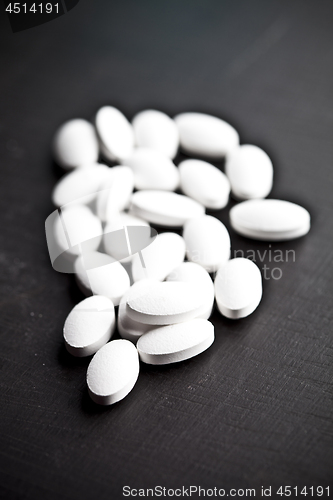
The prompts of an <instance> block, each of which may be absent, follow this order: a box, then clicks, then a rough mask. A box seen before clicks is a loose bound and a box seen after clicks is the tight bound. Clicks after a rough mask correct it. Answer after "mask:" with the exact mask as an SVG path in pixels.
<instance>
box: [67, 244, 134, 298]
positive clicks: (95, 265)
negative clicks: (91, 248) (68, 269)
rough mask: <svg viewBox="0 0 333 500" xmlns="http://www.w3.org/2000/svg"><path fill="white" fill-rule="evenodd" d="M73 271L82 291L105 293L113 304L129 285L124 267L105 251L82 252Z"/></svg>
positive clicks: (86, 292)
mask: <svg viewBox="0 0 333 500" xmlns="http://www.w3.org/2000/svg"><path fill="white" fill-rule="evenodd" d="M74 271H75V273H76V279H77V282H78V285H79V287H80V289H81V290H82V292H83V293H85V294H86V295H90V294H91V293H94V294H97V295H105V296H106V297H109V298H110V299H111V300H112V302H113V303H114V305H115V306H117V305H118V304H119V302H120V299H121V298H122V296H123V295H124V293H125V292H126V291H127V290H128V289H129V287H130V278H129V276H128V273H127V271H126V269H125V268H124V267H123V266H122V265H121V264H120V262H117V261H115V260H114V259H113V258H112V257H110V255H107V254H105V253H101V252H86V253H84V254H83V255H81V256H79V257H78V258H77V259H76V261H75V263H74Z"/></svg>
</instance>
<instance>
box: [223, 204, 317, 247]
mask: <svg viewBox="0 0 333 500" xmlns="http://www.w3.org/2000/svg"><path fill="white" fill-rule="evenodd" d="M229 216H230V223H231V226H232V227H233V229H234V230H235V231H236V232H237V233H239V234H241V235H242V236H247V237H248V238H253V239H256V240H264V241H284V240H291V239H294V238H299V237H300V236H304V235H305V234H307V233H308V232H309V230H310V214H309V212H308V211H307V210H306V209H305V208H303V207H301V206H300V205H296V204H295V203H291V202H289V201H283V200H248V201H243V202H242V203H239V204H238V205H236V206H234V207H233V208H232V209H231V210H230V214H229Z"/></svg>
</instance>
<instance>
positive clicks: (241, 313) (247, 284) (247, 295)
mask: <svg viewBox="0 0 333 500" xmlns="http://www.w3.org/2000/svg"><path fill="white" fill-rule="evenodd" d="M215 296H216V303H217V307H218V309H219V311H220V313H221V314H223V316H226V317H227V318H231V319H239V318H245V317H246V316H248V315H249V314H251V313H252V312H253V311H254V310H255V309H256V308H257V307H258V305H259V302H260V300H261V296H262V280H261V274H260V270H259V268H258V267H257V266H256V264H254V262H252V261H250V260H248V259H244V258H242V257H239V258H236V259H231V260H229V262H227V263H226V264H225V265H224V266H222V267H221V268H220V269H219V270H218V272H217V275H216V278H215Z"/></svg>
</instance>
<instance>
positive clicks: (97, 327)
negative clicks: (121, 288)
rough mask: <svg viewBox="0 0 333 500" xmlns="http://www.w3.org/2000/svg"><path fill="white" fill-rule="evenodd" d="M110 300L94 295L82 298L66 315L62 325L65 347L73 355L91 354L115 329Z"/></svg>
mask: <svg viewBox="0 0 333 500" xmlns="http://www.w3.org/2000/svg"><path fill="white" fill-rule="evenodd" d="M115 324H116V319H115V313H114V306H113V303H112V300H110V299H109V298H108V297H104V296H102V295H94V296H93V297H89V298H88V299H85V300H82V302H80V303H79V304H77V305H76V306H75V307H74V308H73V309H72V311H71V312H70V313H69V315H68V316H67V319H66V321H65V325H64V332H63V334H64V340H65V345H66V349H67V351H68V352H70V353H71V354H73V355H74V356H78V357H83V356H91V355H92V354H94V353H95V352H96V351H98V349H100V348H101V347H102V346H103V345H104V344H106V343H107V342H108V341H109V340H110V338H111V336H112V334H113V332H114V329H115Z"/></svg>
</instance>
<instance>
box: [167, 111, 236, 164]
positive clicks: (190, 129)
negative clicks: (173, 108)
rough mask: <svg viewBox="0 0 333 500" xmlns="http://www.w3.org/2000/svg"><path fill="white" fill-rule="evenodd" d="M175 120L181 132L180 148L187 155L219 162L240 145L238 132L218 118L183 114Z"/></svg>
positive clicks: (200, 114) (202, 114)
mask: <svg viewBox="0 0 333 500" xmlns="http://www.w3.org/2000/svg"><path fill="white" fill-rule="evenodd" d="M174 120H175V122H176V124H177V127H178V131H179V137H180V146H181V148H182V149H183V150H184V151H185V152H186V153H189V154H192V155H198V156H206V157H207V158H214V159H216V160H219V159H222V158H224V156H225V155H227V154H228V153H230V151H232V150H233V149H234V148H235V147H237V146H238V144H239V136H238V133H237V132H236V130H235V129H234V128H233V127H232V126H231V125H229V123H227V122H225V121H224V120H221V119H220V118H217V117H216V116H211V115H207V114H204V113H181V114H179V115H177V116H175V118H174Z"/></svg>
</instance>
